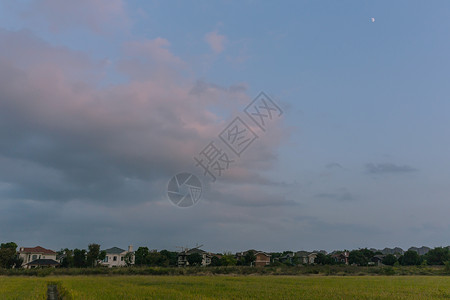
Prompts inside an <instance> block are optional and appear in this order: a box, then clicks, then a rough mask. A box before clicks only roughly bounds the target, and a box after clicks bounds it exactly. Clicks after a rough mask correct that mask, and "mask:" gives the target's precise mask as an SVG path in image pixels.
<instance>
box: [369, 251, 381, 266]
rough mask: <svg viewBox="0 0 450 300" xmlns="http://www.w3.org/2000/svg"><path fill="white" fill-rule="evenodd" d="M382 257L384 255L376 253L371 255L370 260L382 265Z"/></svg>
mask: <svg viewBox="0 0 450 300" xmlns="http://www.w3.org/2000/svg"><path fill="white" fill-rule="evenodd" d="M383 259H384V255H379V254H377V255H374V256H373V257H372V259H371V262H372V263H373V264H374V265H377V266H382V265H383Z"/></svg>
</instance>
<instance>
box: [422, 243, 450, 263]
mask: <svg viewBox="0 0 450 300" xmlns="http://www.w3.org/2000/svg"><path fill="white" fill-rule="evenodd" d="M425 258H426V260H427V263H428V264H429V265H443V264H445V262H447V261H448V260H450V251H449V250H448V248H443V247H436V248H434V249H432V250H430V251H428V253H427V254H426V255H425Z"/></svg>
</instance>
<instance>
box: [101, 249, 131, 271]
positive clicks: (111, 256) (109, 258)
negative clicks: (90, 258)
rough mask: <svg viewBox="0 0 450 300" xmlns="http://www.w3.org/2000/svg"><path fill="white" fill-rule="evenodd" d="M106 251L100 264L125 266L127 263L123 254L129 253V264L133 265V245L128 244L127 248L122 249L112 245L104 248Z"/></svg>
mask: <svg viewBox="0 0 450 300" xmlns="http://www.w3.org/2000/svg"><path fill="white" fill-rule="evenodd" d="M104 251H105V252H106V256H105V259H103V260H102V261H101V262H100V265H103V266H107V267H109V268H111V267H125V266H126V265H127V262H126V259H125V256H126V255H127V254H128V253H131V264H132V265H134V252H133V246H131V245H130V246H128V250H123V249H121V248H118V247H112V248H109V249H106V250H104Z"/></svg>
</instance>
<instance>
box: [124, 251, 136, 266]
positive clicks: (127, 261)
mask: <svg viewBox="0 0 450 300" xmlns="http://www.w3.org/2000/svg"><path fill="white" fill-rule="evenodd" d="M133 256H134V254H133V252H128V253H127V254H125V256H124V258H123V260H124V261H125V264H126V265H127V267H129V266H131V265H133Z"/></svg>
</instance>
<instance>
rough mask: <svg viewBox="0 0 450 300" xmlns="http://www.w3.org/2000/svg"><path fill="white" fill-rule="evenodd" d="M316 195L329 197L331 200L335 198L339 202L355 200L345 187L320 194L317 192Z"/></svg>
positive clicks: (323, 197)
mask: <svg viewBox="0 0 450 300" xmlns="http://www.w3.org/2000/svg"><path fill="white" fill-rule="evenodd" d="M316 197H317V198H322V199H329V200H333V201H339V202H347V201H354V200H355V198H354V197H353V195H352V194H351V193H350V192H349V191H348V190H347V189H345V188H343V189H339V190H337V191H336V192H333V193H319V194H316Z"/></svg>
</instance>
